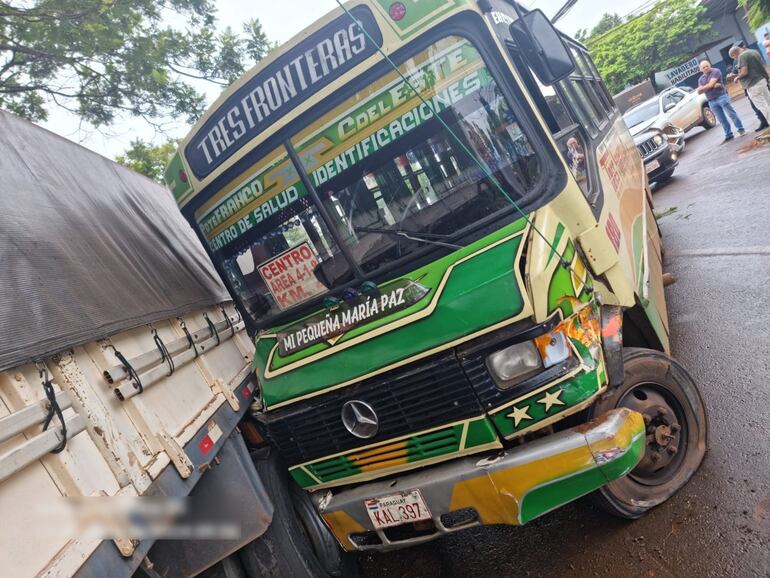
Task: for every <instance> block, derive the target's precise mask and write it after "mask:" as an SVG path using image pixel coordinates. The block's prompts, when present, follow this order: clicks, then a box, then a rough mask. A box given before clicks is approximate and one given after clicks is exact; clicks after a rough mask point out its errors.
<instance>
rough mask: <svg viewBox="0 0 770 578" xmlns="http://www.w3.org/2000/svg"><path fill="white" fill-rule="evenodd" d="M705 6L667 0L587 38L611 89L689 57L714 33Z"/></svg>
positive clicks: (645, 76)
mask: <svg viewBox="0 0 770 578" xmlns="http://www.w3.org/2000/svg"><path fill="white" fill-rule="evenodd" d="M705 12H706V9H705V8H704V7H703V6H701V5H699V4H697V3H696V2H695V0H667V1H666V2H659V3H658V4H657V5H656V6H655V7H654V8H653V9H652V10H650V11H649V12H646V13H645V14H642V15H641V16H639V17H637V18H634V19H632V20H629V21H628V22H625V23H624V24H622V25H620V26H617V27H615V28H613V29H611V30H610V31H609V32H606V33H604V34H600V35H598V36H594V37H592V38H590V39H589V40H588V41H587V46H588V48H589V49H590V51H591V55H592V56H593V59H594V62H595V63H596V66H597V68H598V69H599V72H600V73H601V75H602V77H603V78H604V82H605V83H606V84H607V86H608V88H609V89H610V91H611V92H613V93H617V92H619V91H621V90H622V89H623V87H624V86H625V85H626V84H628V83H637V82H640V81H642V80H644V79H645V78H648V77H649V76H650V74H652V73H653V72H655V71H660V70H665V69H667V68H670V67H672V66H675V65H677V64H680V63H681V62H682V61H683V60H686V59H687V58H689V57H690V55H691V54H692V52H693V50H695V49H696V48H697V47H698V46H700V45H701V44H703V42H704V41H706V40H708V39H709V38H711V37H712V36H713V34H714V32H713V29H712V27H711V23H710V22H709V21H708V20H706V18H705Z"/></svg>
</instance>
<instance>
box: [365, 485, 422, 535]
mask: <svg viewBox="0 0 770 578" xmlns="http://www.w3.org/2000/svg"><path fill="white" fill-rule="evenodd" d="M364 504H365V505H366V511H367V512H368V513H369V519H371V521H372V524H374V527H375V528H376V529H381V528H390V527H392V526H398V525H400V524H407V523H409V522H417V521H419V520H430V519H431V516H430V510H428V506H426V505H425V499H424V498H423V497H422V494H421V493H420V490H412V491H411V492H407V493H405V494H393V495H392V496H383V497H381V498H373V499H371V500H365V501H364Z"/></svg>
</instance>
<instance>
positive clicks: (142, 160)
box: [115, 139, 179, 183]
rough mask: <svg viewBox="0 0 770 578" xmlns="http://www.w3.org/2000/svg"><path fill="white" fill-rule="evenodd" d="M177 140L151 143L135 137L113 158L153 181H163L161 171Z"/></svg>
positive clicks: (172, 153)
mask: <svg viewBox="0 0 770 578" xmlns="http://www.w3.org/2000/svg"><path fill="white" fill-rule="evenodd" d="M177 146H179V141H178V140H174V139H169V140H167V141H166V142H165V143H163V144H162V145H153V144H152V143H148V142H145V141H143V140H142V139H136V140H133V141H131V147H130V148H129V149H128V150H127V151H126V152H125V153H124V154H122V155H120V156H118V158H116V159H115V160H116V161H117V162H119V163H120V164H121V165H124V166H126V167H128V168H129V169H131V170H133V171H136V172H137V173H141V174H143V175H145V176H147V177H149V178H151V179H152V180H154V181H158V182H159V183H162V182H163V172H164V171H165V170H166V166H167V165H168V163H169V161H170V160H171V157H172V156H173V155H174V153H175V152H176V149H177Z"/></svg>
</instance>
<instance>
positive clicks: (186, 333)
mask: <svg viewBox="0 0 770 578" xmlns="http://www.w3.org/2000/svg"><path fill="white" fill-rule="evenodd" d="M177 320H178V321H179V326H180V327H181V328H182V331H184V336H185V337H186V338H187V343H188V344H189V345H188V346H187V349H190V348H191V347H192V349H193V351H194V352H195V357H198V356H199V355H200V352H199V351H198V346H197V345H195V341H194V340H193V338H192V335H190V332H189V331H188V330H187V323H185V322H184V319H182V318H181V317H177Z"/></svg>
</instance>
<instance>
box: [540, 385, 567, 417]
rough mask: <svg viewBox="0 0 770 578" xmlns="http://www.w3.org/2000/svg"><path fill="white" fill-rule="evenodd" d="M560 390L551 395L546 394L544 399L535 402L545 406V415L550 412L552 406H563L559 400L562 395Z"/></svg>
mask: <svg viewBox="0 0 770 578" xmlns="http://www.w3.org/2000/svg"><path fill="white" fill-rule="evenodd" d="M562 391H563V390H561V389H559V390H557V391H554V392H553V393H546V394H545V397H542V398H540V399H538V400H537V403H542V404H543V405H544V406H545V413H548V412H549V411H551V407H552V406H554V405H564V402H563V401H562V400H561V399H559V397H560V396H561V394H562Z"/></svg>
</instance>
